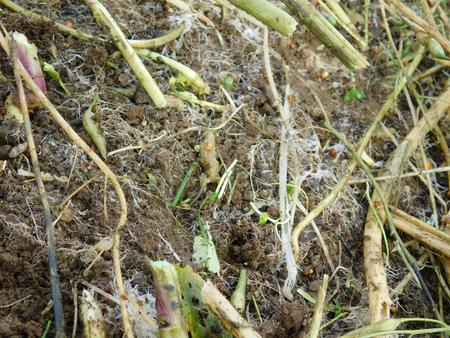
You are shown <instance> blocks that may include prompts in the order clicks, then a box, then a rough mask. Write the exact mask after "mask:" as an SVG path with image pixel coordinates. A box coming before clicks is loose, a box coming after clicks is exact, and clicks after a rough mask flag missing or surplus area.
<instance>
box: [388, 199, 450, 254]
mask: <svg viewBox="0 0 450 338" xmlns="http://www.w3.org/2000/svg"><path fill="white" fill-rule="evenodd" d="M392 211H393V215H392V220H393V222H394V225H395V227H396V228H397V229H399V230H400V231H402V232H404V233H405V234H407V235H409V236H411V237H413V238H415V239H417V240H418V241H420V242H422V243H424V244H425V245H427V246H428V247H429V248H431V249H434V250H436V251H438V252H440V253H441V254H443V255H444V256H447V257H448V258H450V235H448V234H446V233H445V232H443V231H441V230H438V229H436V228H435V227H432V226H431V225H428V224H426V223H424V222H422V221H421V220H419V219H417V218H415V217H413V216H411V215H409V214H407V213H405V212H403V211H401V210H399V209H396V208H392Z"/></svg>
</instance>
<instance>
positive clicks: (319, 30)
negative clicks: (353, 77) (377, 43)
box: [282, 0, 369, 70]
mask: <svg viewBox="0 0 450 338" xmlns="http://www.w3.org/2000/svg"><path fill="white" fill-rule="evenodd" d="M282 1H283V3H284V4H285V5H286V6H287V7H288V8H289V9H290V10H291V12H292V13H293V14H294V15H295V16H296V17H297V18H298V19H300V21H301V22H302V23H303V24H304V25H305V26H306V27H307V28H308V29H309V30H310V31H311V32H312V33H313V34H314V35H315V36H316V37H317V38H318V39H319V40H320V41H321V42H322V43H323V44H324V45H325V46H326V47H327V48H329V49H330V50H331V51H332V52H333V54H334V55H335V56H336V57H337V58H338V59H339V60H340V61H341V62H342V63H343V64H344V65H345V66H347V67H348V68H349V69H351V70H357V69H362V68H366V67H367V66H369V63H368V62H367V60H366V58H365V57H364V56H363V55H361V53H359V52H358V51H357V50H356V49H355V47H353V46H352V45H351V44H350V43H349V42H348V41H347V39H345V37H343V36H342V34H341V33H339V31H338V30H337V29H336V28H334V27H333V25H332V24H331V23H330V22H329V21H328V20H327V19H325V18H324V17H323V15H321V14H320V13H319V12H317V11H316V10H315V9H314V7H313V6H312V5H311V4H310V3H309V1H307V0H282Z"/></svg>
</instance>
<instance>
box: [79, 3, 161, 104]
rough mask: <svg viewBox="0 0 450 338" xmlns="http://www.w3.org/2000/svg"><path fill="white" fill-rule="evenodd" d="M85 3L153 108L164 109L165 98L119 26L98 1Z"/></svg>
mask: <svg viewBox="0 0 450 338" xmlns="http://www.w3.org/2000/svg"><path fill="white" fill-rule="evenodd" d="M85 2H86V4H87V5H88V6H89V7H90V8H91V10H92V13H93V14H94V17H95V19H96V20H97V21H98V23H99V24H101V25H103V26H105V27H106V28H107V29H108V31H109V34H110V35H111V39H112V41H113V42H114V44H115V45H116V47H117V48H118V49H119V50H120V52H121V53H122V55H123V57H124V58H125V59H126V60H127V62H128V64H129V65H130V67H131V69H132V70H133V72H134V74H135V75H136V77H137V78H138V79H139V81H140V82H141V84H142V86H143V87H144V89H145V91H146V92H147V94H148V95H149V96H150V98H151V99H152V101H153V103H154V104H155V106H156V107H158V108H164V107H165V106H166V105H167V101H166V98H165V97H164V95H163V93H162V92H161V90H160V89H159V87H158V85H157V84H156V82H155V80H153V78H152V76H151V75H150V73H149V72H148V70H147V68H146V67H145V66H144V64H143V63H142V61H141V60H140V59H139V56H138V55H137V54H136V51H135V50H134V49H133V47H131V45H130V43H129V42H128V40H127V39H126V38H125V35H124V34H123V32H122V30H121V29H120V27H119V25H118V24H117V23H116V21H115V20H114V19H113V17H112V16H111V14H109V12H108V10H107V9H106V8H105V6H103V5H102V4H101V2H100V1H98V0H85Z"/></svg>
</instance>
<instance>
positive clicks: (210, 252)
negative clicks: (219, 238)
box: [192, 233, 220, 274]
mask: <svg viewBox="0 0 450 338" xmlns="http://www.w3.org/2000/svg"><path fill="white" fill-rule="evenodd" d="M192 261H193V262H194V263H195V264H196V265H198V266H199V267H201V268H206V269H207V270H208V271H210V272H212V273H216V274H219V272H220V262H219V258H218V257H217V253H216V247H215V246H214V243H213V241H212V239H211V235H210V234H209V233H208V238H204V237H203V236H201V235H199V236H195V238H194V249H193V254H192Z"/></svg>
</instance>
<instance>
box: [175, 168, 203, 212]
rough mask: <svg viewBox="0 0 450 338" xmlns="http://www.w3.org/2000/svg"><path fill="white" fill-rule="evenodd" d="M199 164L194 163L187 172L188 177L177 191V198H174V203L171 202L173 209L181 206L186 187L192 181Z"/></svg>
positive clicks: (185, 177) (186, 176)
mask: <svg viewBox="0 0 450 338" xmlns="http://www.w3.org/2000/svg"><path fill="white" fill-rule="evenodd" d="M197 166H198V163H197V162H194V163H192V164H191V166H190V167H189V170H188V171H187V173H186V175H185V176H184V178H183V181H182V182H181V185H180V187H179V188H178V190H177V193H176V195H175V197H174V198H173V200H172V202H170V206H171V207H176V206H177V205H178V204H180V201H181V199H182V198H183V195H184V192H185V190H186V186H187V184H188V182H189V180H190V179H191V176H192V174H193V173H194V171H195V169H197Z"/></svg>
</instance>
